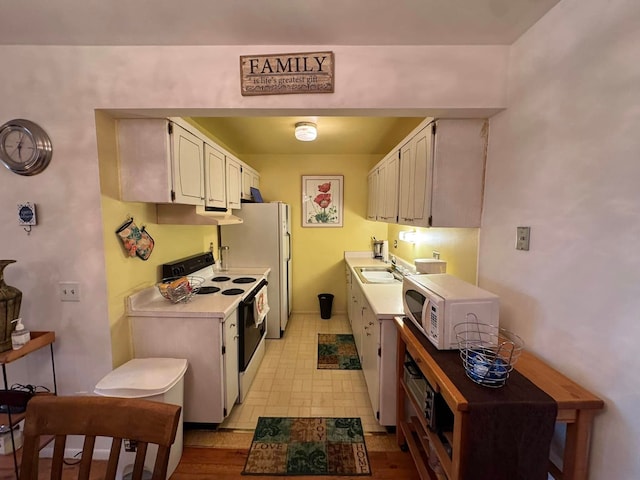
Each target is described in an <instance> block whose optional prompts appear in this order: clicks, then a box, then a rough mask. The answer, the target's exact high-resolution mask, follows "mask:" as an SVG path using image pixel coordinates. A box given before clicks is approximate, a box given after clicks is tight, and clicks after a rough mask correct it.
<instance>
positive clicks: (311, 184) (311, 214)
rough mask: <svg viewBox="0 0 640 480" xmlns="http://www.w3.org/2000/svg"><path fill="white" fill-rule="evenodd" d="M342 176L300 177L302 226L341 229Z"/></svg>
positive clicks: (342, 207)
mask: <svg viewBox="0 0 640 480" xmlns="http://www.w3.org/2000/svg"><path fill="white" fill-rule="evenodd" d="M343 178H344V177H343V176H342V175H303V176H302V226H303V227H342V214H343V211H344V205H343V198H344V197H343V191H342V187H343Z"/></svg>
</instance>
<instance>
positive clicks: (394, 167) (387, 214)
mask: <svg viewBox="0 0 640 480" xmlns="http://www.w3.org/2000/svg"><path fill="white" fill-rule="evenodd" d="M384 166H385V175H384V179H381V182H382V183H383V186H382V187H381V188H380V190H381V193H382V197H383V200H382V205H381V208H380V212H381V219H382V220H383V221H385V222H396V221H397V219H398V175H399V171H400V158H399V154H398V152H393V153H392V154H391V155H389V156H388V157H387V159H386V160H385V163H384Z"/></svg>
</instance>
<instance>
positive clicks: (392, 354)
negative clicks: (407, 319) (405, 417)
mask: <svg viewBox="0 0 640 480" xmlns="http://www.w3.org/2000/svg"><path fill="white" fill-rule="evenodd" d="M379 323H380V328H379V329H378V331H379V335H380V336H379V343H380V356H379V357H378V359H379V360H378V365H379V370H380V376H379V378H380V397H379V398H380V407H379V410H380V418H379V419H378V420H379V421H380V425H384V426H391V425H395V424H396V386H397V383H396V382H397V378H398V371H397V366H396V361H397V358H396V357H397V352H398V344H397V338H398V331H397V330H396V326H395V325H394V321H393V320H392V319H385V320H381V321H380V322H379Z"/></svg>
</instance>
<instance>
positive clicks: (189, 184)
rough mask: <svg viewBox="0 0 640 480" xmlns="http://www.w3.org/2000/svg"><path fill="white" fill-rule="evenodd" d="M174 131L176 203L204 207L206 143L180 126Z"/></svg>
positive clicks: (172, 138)
mask: <svg viewBox="0 0 640 480" xmlns="http://www.w3.org/2000/svg"><path fill="white" fill-rule="evenodd" d="M172 130H173V131H172V135H171V152H172V160H173V192H174V195H175V200H174V201H175V203H182V204H187V205H204V142H203V141H202V140H201V139H200V138H198V137H196V136H195V135H193V134H192V133H190V132H188V131H187V130H185V129H184V128H182V127H181V126H179V125H176V124H173V129H172Z"/></svg>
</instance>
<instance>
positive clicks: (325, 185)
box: [318, 182, 331, 193]
mask: <svg viewBox="0 0 640 480" xmlns="http://www.w3.org/2000/svg"><path fill="white" fill-rule="evenodd" d="M329 190H331V182H327V183H323V184H322V185H318V191H319V192H322V193H327V192H328V191H329Z"/></svg>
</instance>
